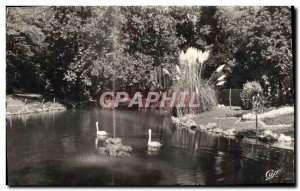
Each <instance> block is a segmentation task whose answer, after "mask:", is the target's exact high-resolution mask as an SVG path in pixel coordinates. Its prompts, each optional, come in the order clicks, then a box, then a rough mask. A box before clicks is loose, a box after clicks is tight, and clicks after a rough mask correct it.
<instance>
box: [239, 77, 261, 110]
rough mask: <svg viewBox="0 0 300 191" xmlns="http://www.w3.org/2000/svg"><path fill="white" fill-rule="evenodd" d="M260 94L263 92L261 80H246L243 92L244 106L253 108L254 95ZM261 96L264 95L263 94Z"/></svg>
mask: <svg viewBox="0 0 300 191" xmlns="http://www.w3.org/2000/svg"><path fill="white" fill-rule="evenodd" d="M258 94H262V88H261V86H260V84H259V82H257V81H253V82H246V83H245V84H244V87H243V90H242V92H241V100H242V108H243V109H251V108H252V102H253V96H256V95H258ZM260 96H261V97H262V96H263V95H260Z"/></svg>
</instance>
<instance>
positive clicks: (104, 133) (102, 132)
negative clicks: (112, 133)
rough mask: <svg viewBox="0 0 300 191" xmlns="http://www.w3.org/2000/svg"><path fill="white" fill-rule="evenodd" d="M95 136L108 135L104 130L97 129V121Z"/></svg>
mask: <svg viewBox="0 0 300 191" xmlns="http://www.w3.org/2000/svg"><path fill="white" fill-rule="evenodd" d="M96 129H97V136H106V135H108V134H107V133H106V131H99V127H98V121H97V122H96Z"/></svg>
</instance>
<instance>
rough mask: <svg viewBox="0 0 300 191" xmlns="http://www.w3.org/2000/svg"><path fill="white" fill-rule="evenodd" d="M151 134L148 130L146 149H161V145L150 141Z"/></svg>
mask: <svg viewBox="0 0 300 191" xmlns="http://www.w3.org/2000/svg"><path fill="white" fill-rule="evenodd" d="M151 132H152V130H151V129H149V139H148V149H158V148H160V147H161V144H160V143H159V142H158V141H153V142H152V141H151Z"/></svg>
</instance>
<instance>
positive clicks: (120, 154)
mask: <svg viewBox="0 0 300 191" xmlns="http://www.w3.org/2000/svg"><path fill="white" fill-rule="evenodd" d="M117 156H118V157H130V156H131V155H130V154H129V153H128V152H125V151H120V152H118V153H117Z"/></svg>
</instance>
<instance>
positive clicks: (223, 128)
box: [172, 107, 294, 138]
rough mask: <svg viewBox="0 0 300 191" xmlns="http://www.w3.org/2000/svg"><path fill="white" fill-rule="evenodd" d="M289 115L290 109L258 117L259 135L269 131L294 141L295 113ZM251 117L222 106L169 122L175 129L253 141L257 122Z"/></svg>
mask: <svg viewBox="0 0 300 191" xmlns="http://www.w3.org/2000/svg"><path fill="white" fill-rule="evenodd" d="M286 111H289V112H286ZM292 112H293V107H282V108H272V109H266V110H264V112H262V113H260V114H259V115H258V116H259V117H261V118H258V133H259V134H262V133H263V132H264V131H266V130H271V132H272V133H274V134H277V135H280V134H284V135H287V136H290V137H291V138H294V113H292ZM251 115H253V114H252V113H251V111H249V110H241V109H236V110H235V109H230V108H229V107H222V108H214V109H212V110H211V111H208V112H204V113H199V114H194V115H187V116H185V117H181V118H176V119H174V118H172V121H173V123H175V124H176V123H177V126H180V127H188V128H191V129H194V130H195V129H199V130H204V131H209V132H212V133H216V134H223V135H229V136H234V135H236V136H237V135H239V136H243V137H247V138H255V137H256V121H255V118H254V119H253V118H252V117H249V116H251ZM178 124H179V125H178ZM233 132H235V133H233Z"/></svg>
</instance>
